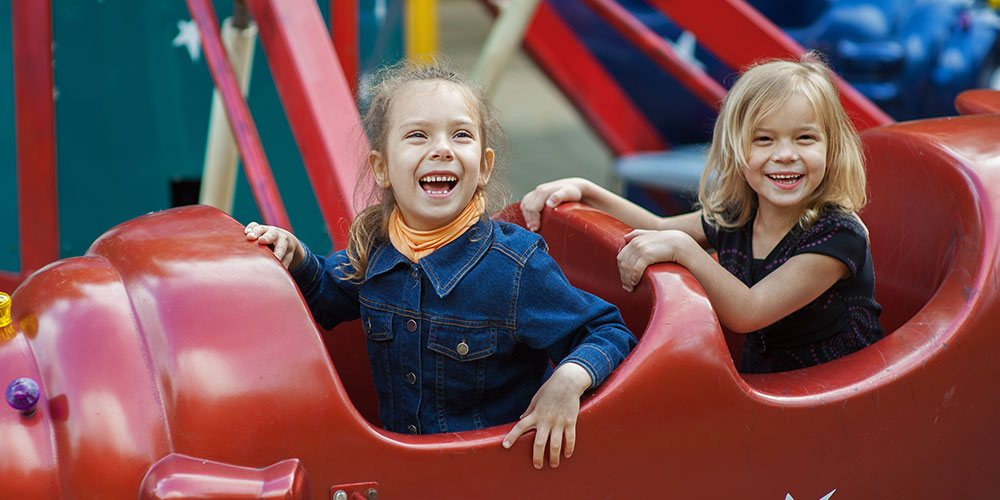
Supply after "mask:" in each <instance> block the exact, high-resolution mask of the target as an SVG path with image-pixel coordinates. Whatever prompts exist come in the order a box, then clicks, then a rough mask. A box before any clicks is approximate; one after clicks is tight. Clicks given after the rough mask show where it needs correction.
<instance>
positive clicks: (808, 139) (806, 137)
mask: <svg viewBox="0 0 1000 500" xmlns="http://www.w3.org/2000/svg"><path fill="white" fill-rule="evenodd" d="M799 140H800V141H803V142H816V140H817V139H816V136H814V135H810V134H805V135H800V136H799Z"/></svg>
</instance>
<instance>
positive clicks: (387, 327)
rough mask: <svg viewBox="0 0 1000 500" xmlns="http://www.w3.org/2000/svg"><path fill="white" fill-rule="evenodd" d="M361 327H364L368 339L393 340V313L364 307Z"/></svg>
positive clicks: (375, 340)
mask: <svg viewBox="0 0 1000 500" xmlns="http://www.w3.org/2000/svg"><path fill="white" fill-rule="evenodd" d="M361 328H362V329H364V331H365V336H366V337H368V340H371V341H374V342H383V341H386V340H392V313H391V312H386V311H379V310H377V309H369V308H367V307H363V308H362V311H361Z"/></svg>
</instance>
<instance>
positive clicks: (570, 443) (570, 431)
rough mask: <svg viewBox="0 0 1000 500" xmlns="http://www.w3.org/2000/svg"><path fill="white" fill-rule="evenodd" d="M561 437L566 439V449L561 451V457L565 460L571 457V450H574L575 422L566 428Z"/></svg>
mask: <svg viewBox="0 0 1000 500" xmlns="http://www.w3.org/2000/svg"><path fill="white" fill-rule="evenodd" d="M563 437H565V439H566V448H565V449H564V451H563V456H564V457H566V458H569V457H572V456H573V450H575V449H576V422H573V423H572V424H570V425H569V427H566V430H565V431H564V433H563Z"/></svg>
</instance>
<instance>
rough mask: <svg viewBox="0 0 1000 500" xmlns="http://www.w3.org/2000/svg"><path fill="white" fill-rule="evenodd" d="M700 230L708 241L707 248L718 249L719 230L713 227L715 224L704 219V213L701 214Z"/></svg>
mask: <svg viewBox="0 0 1000 500" xmlns="http://www.w3.org/2000/svg"><path fill="white" fill-rule="evenodd" d="M701 229H702V230H704V231H705V240H707V241H708V246H709V247H711V248H716V249H717V248H719V247H718V242H719V230H718V228H716V227H715V224H713V223H712V222H710V221H709V220H708V219H707V218H706V217H705V214H704V212H703V213H702V214H701Z"/></svg>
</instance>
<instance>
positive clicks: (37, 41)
mask: <svg viewBox="0 0 1000 500" xmlns="http://www.w3.org/2000/svg"><path fill="white" fill-rule="evenodd" d="M10 24H11V33H12V36H13V52H14V54H13V63H14V64H13V65H14V128H15V130H16V132H15V134H16V144H17V193H18V197H17V200H18V227H19V234H20V251H21V276H22V277H24V276H27V275H28V274H29V273H31V272H33V271H35V270H36V269H38V268H40V267H42V266H44V265H46V264H48V263H49V262H52V261H54V260H56V259H58V258H59V210H58V191H59V189H58V184H57V182H56V150H55V148H56V134H55V104H54V102H53V100H52V89H53V85H54V77H53V72H52V4H51V3H50V2H49V0H18V1H15V2H12V3H11V23H10Z"/></svg>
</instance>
